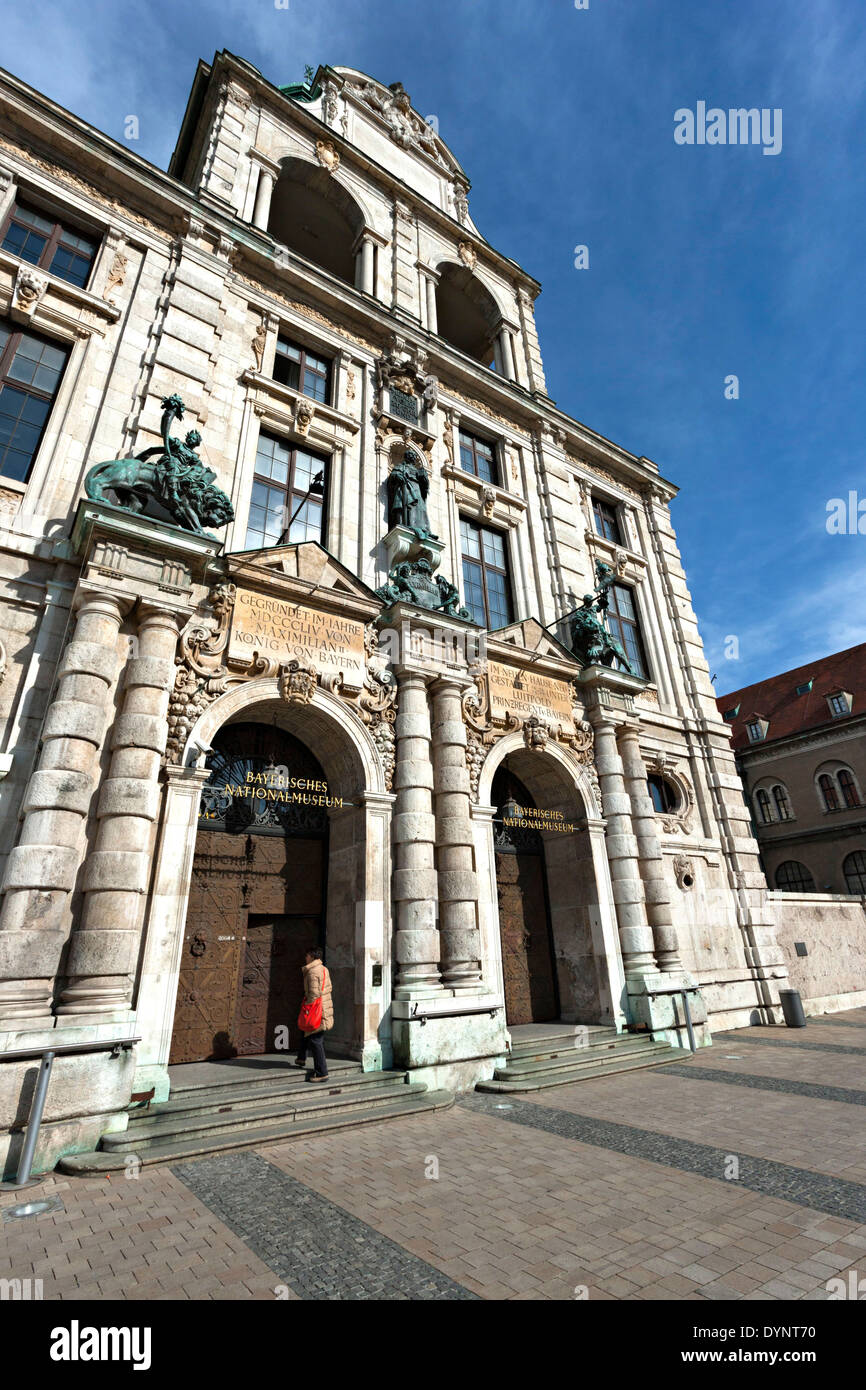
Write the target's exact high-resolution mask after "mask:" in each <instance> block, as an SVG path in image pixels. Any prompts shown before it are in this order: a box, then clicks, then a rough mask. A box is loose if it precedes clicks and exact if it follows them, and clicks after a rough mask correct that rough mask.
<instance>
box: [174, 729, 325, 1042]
mask: <svg viewBox="0 0 866 1390" xmlns="http://www.w3.org/2000/svg"><path fill="white" fill-rule="evenodd" d="M290 772H291V775H292V776H296V777H298V778H300V779H301V784H302V785H307V786H308V785H310V784H311V783H312V784H315V785H316V786H318V787H325V786H326V783H325V781H324V774H323V772H322V770H321V768H320V767H319V765H318V763H317V762H316V761H315V759H314V758H313V757H312V754H310V752H309V750H308V749H306V748H305V747H304V746H303V745H302V744H300V743H298V741H297V740H296V739H292V738H290V737H289V735H287V734H283V733H282V732H281V731H280V730H278V729H273V728H268V727H267V726H263V725H235V726H233V727H230V728H229V729H227V730H226V731H225V735H224V737H223V738H222V739H221V740H220V746H219V747H218V749H217V753H216V755H215V757H214V766H213V770H212V777H211V780H210V782H209V783H208V785H207V786H206V787H205V789H204V792H203V794H202V806H201V811H200V815H199V833H198V839H197V841H196V855H195V860H194V863H193V871H192V882H191V886H190V896H189V906H188V909H187V918H186V927H185V933H184V942H183V954H182V958H181V969H180V980H179V986H178V994H177V1005H176V1008H175V1020H174V1034H173V1037H172V1046H171V1054H170V1057H169V1062H170V1063H171V1064H174V1063H179V1062H193V1061H202V1060H205V1059H209V1058H213V1059H216V1058H221V1057H234V1056H236V1055H238V1054H241V1055H245V1054H246V1055H249V1054H254V1053H261V1052H272V1051H273V1050H274V1041H275V1029H276V1028H277V1027H279V1026H280V1025H287V1026H288V1029H289V1040H290V1045H292V1046H294V1045H296V1044H297V1042H298V1040H299V1038H298V1033H297V1017H298V1011H299V1009H300V1005H301V997H302V977H301V967H302V965H303V962H304V955H305V953H306V951H307V950H309V948H310V947H311V946H315V945H317V944H321V942H322V937H323V925H324V917H323V910H324V883H325V868H326V864H327V853H326V847H327V816H326V813H325V811H324V809H323V808H322V806H321V804H320V803H321V800H322V798H321V797H318V798H316V797H315V796H307V797H304V798H303V800H301V801H295V802H288V801H287V802H280V801H276V802H275V801H272V800H266V799H264V798H257V799H255V800H254V799H253V798H239V797H238V796H237V791H238V789H241V790H243V789H244V788H245V787H246V786H248V785H252V784H253V783H252V782H251V780H250V779H254V778H255V777H257V776H261V775H262V774H267V778H266V780H267V781H268V782H273V781H274V774H275V773H284V774H285V778H286V779H287V778H288V776H289V773H290ZM232 788H234V794H232Z"/></svg>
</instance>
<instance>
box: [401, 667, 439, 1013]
mask: <svg viewBox="0 0 866 1390" xmlns="http://www.w3.org/2000/svg"><path fill="white" fill-rule="evenodd" d="M427 679H428V678H427V677H426V676H424V675H421V674H420V673H419V672H417V671H407V670H398V672H397V681H398V695H397V721H396V724H395V729H394V732H395V736H396V761H395V767H394V790H395V792H396V794H397V801H396V805H395V808H394V809H395V814H394V821H393V846H394V865H395V867H394V875H393V888H392V892H393V898H394V903H395V906H396V912H397V932H396V938H395V957H396V963H397V984H396V988H395V991H394V997H395V998H396V999H409V998H412V999H416V998H423V997H426V996H427V995H431V994H437V993H441V991H442V985H441V983H440V980H439V961H440V959H441V948H440V944H439V930H438V928H437V925H436V904H437V897H438V892H437V877H436V867H435V858H434V844H435V839H436V823H435V818H434V816H433V766H432V763H431V761H430V743H431V729H430V708H429V705H428V703H427Z"/></svg>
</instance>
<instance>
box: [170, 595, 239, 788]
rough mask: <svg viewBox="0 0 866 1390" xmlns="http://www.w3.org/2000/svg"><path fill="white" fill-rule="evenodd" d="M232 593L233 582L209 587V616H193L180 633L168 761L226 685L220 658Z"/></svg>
mask: <svg viewBox="0 0 866 1390" xmlns="http://www.w3.org/2000/svg"><path fill="white" fill-rule="evenodd" d="M235 593H236V590H235V586H234V584H220V585H218V586H217V588H215V589H212V590H211V593H210V595H209V602H210V608H211V614H212V616H202V617H200V616H198V615H196V616H195V617H193V618H191V619H190V621H189V622H188V623H187V625H186V627H185V628H184V630H183V632H182V633H181V634H180V640H179V642H178V655H177V657H176V661H177V668H178V669H177V673H176V675H175V680H174V689H173V690H172V693H171V696H170V699H169V704H168V741H167V743H166V749H165V757H166V761H167V762H169V763H176V762H178V761H179V760H180V758H181V755H182V753H183V749H184V746H185V744H186V741H187V739H188V738H189V735H190V731H191V729H192V727H193V725H194V724H195V723H196V721H197V720H198V719H199V717H200V716H201V715H202V714H203V713H204V711H205V710H206V709H207V707H208V705H209V704H211V702H212V701H213V700H215V699H216V698H217V696H218V695H222V694H223V693H224V692H225V690H226V689H227V687H228V680H229V676H228V672H227V671H226V669H225V665H224V658H225V651H226V648H227V646H228V640H229V627H230V625H231V615H232V609H233V608H234V602H235Z"/></svg>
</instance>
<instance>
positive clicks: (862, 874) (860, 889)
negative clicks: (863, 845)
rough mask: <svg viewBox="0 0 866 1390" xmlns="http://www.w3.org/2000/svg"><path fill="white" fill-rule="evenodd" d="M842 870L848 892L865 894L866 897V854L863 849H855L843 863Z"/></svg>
mask: <svg viewBox="0 0 866 1390" xmlns="http://www.w3.org/2000/svg"><path fill="white" fill-rule="evenodd" d="M842 872H843V874H844V875H845V882H846V884H847V885H848V892H849V893H857V894H863V896H864V897H866V854H864V853H863V851H862V849H855V851H854V853H853V854H849V855H848V857H847V858H846V859H845V861H844V863H843V864H842Z"/></svg>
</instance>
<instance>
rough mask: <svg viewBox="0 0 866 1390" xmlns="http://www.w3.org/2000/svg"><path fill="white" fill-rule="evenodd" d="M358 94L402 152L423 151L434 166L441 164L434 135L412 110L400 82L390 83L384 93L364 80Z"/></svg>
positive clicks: (441, 158)
mask: <svg viewBox="0 0 866 1390" xmlns="http://www.w3.org/2000/svg"><path fill="white" fill-rule="evenodd" d="M358 95H359V96H360V98H361V100H362V101H363V102H365V103H366V105H367V106H368V107H370V109H371V110H373V111H375V112H377V114H378V115H380V116H381V117H382V119H383V120H384V122H385V124H386V125H387V127H388V134H389V135H390V136H391V139H392V140H393V141H394V142H395V143H396V144H398V145H400V146H401V148H402V149H404V150H408V149H412V148H413V147H414V148H415V149H419V150H423V151H424V153H425V154H428V155H430V156H431V158H433V159H435V160H436V162H437V163H438V164H444V163H445V160H444V158H443V156H442V153H441V150H440V148H439V145H438V143H437V140H436V135H435V132H434V131H433V129H432V127H431V126H429V125H428V124H427V122H426V121H425V120H424V119H423V117H421V116H419V115H418V113H417V111H413V109H412V102H411V99H410V97H409V93H408V92H407V91H406V89H405V87H404V86H403V84H402V82H394V83H392V84H391V86H390V87H389V88H388V91H387V93H386V92H384V91H383V90H382V89H381V88H380V87H378V86H377V85H376V84H375V83H374V82H370V81H367V82H365V83H364V85H363V86H362V87H361V88H360V89H359V91H358Z"/></svg>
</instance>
